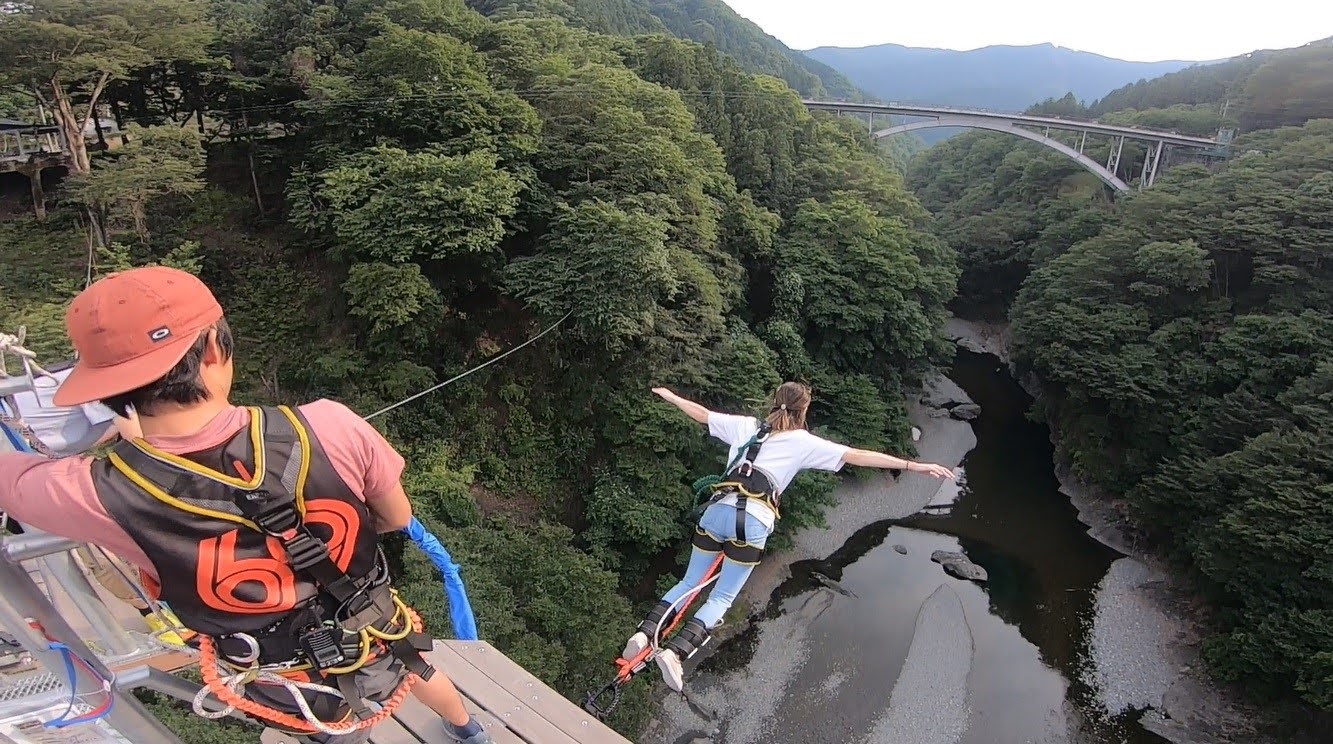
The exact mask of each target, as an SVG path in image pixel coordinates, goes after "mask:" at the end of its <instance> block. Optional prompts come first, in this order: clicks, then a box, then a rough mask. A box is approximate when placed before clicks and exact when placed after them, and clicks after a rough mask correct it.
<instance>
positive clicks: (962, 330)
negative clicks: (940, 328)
mask: <svg viewBox="0 0 1333 744" xmlns="http://www.w3.org/2000/svg"><path fill="white" fill-rule="evenodd" d="M944 337H945V338H947V339H949V340H950V341H953V342H954V343H956V344H958V345H959V346H961V347H963V348H964V349H967V350H968V351H974V352H976V353H978V354H991V355H993V356H996V357H999V359H1000V361H1002V362H1004V363H1005V364H1008V363H1009V338H1010V330H1009V323H1008V322H1003V323H993V322H986V321H979V320H963V319H962V318H949V320H948V321H947V322H945V324H944Z"/></svg>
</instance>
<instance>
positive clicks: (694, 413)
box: [653, 387, 708, 424]
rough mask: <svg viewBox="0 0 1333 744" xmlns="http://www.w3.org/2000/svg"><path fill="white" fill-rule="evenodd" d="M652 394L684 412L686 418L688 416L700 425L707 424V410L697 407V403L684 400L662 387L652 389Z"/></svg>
mask: <svg viewBox="0 0 1333 744" xmlns="http://www.w3.org/2000/svg"><path fill="white" fill-rule="evenodd" d="M653 392H654V393H657V395H658V396H659V397H661V399H662V400H664V401H666V402H668V403H670V404H671V405H673V406H675V407H676V408H679V409H680V410H682V411H684V412H685V415H686V416H689V417H690V418H692V419H694V420H695V421H698V422H699V423H701V424H707V423H708V409H707V408H704V407H703V406H701V405H699V404H698V403H695V402H694V401H692V400H685V399H684V398H682V397H680V396H679V395H676V394H675V393H673V392H671V391H670V390H667V389H666V388H664V387H656V388H653Z"/></svg>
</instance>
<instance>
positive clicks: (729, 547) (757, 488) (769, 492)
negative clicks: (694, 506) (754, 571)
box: [693, 421, 780, 565]
mask: <svg viewBox="0 0 1333 744" xmlns="http://www.w3.org/2000/svg"><path fill="white" fill-rule="evenodd" d="M772 433H773V428H772V427H771V426H769V424H768V422H767V421H763V422H761V423H760V424H759V430H758V431H756V432H755V434H754V436H753V437H751V438H750V440H749V441H748V442H746V443H745V444H744V445H742V446H741V448H740V451H739V452H737V454H736V459H735V460H733V461H732V463H731V465H730V466H728V468H727V473H726V475H724V476H722V477H721V478H719V479H717V480H715V481H713V482H711V483H707V484H705V486H704V488H708V489H711V490H712V494H711V495H710V496H709V497H708V499H707V501H705V502H704V504H703V508H702V509H700V510H699V511H700V512H702V511H703V510H706V509H707V508H708V507H710V506H712V505H713V504H716V503H717V502H719V501H721V500H723V499H725V498H727V497H728V496H735V497H736V536H735V538H733V539H731V540H727V541H725V542H724V541H721V540H718V539H717V538H715V537H713V536H712V535H710V534H708V532H707V531H706V530H704V529H703V528H702V527H699V526H697V525H696V526H695V528H694V540H693V545H694V547H696V548H698V549H699V550H702V551H704V552H706V553H718V552H721V553H722V554H723V555H725V556H726V557H727V558H728V559H729V560H731V561H733V562H735V563H741V564H745V565H754V564H756V563H758V562H759V559H760V558H761V557H762V556H763V552H764V549H763V548H762V547H760V546H758V545H753V544H751V543H750V542H749V540H748V538H747V537H746V534H745V522H746V515H747V508H748V506H749V502H750V499H757V500H759V501H761V502H763V503H764V504H766V505H767V506H768V507H769V508H771V509H772V510H773V513H774V514H775V515H779V516H780V512H779V505H780V499H779V497H778V494H777V488H776V487H775V486H774V484H773V482H772V480H770V479H769V477H768V475H767V474H766V473H764V471H763V470H760V469H758V468H756V467H755V466H754V461H755V459H756V458H757V457H759V451H760V449H761V448H762V447H763V445H764V442H766V441H768V438H769V436H770V435H771V434H772ZM701 490H702V489H701Z"/></svg>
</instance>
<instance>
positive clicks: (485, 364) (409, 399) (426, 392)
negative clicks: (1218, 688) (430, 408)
mask: <svg viewBox="0 0 1333 744" xmlns="http://www.w3.org/2000/svg"><path fill="white" fill-rule="evenodd" d="M573 314H574V311H573V310H570V311H569V312H567V313H565V316H564V317H563V318H561V319H560V320H557V321H556V322H554V323H552V324H551V325H549V326H547V327H546V329H545V330H543V331H542V332H541V333H538V334H537V335H536V336H533V337H532V338H530V339H528V340H527V341H524V342H523V343H521V344H519V345H518V346H515V347H514V348H512V349H510V350H509V351H506V352H505V353H503V354H501V355H499V356H496V357H491V358H490V359H488V360H486V361H485V362H482V363H481V364H479V365H477V366H475V367H473V368H472V369H470V370H468V371H466V372H464V373H462V374H460V375H455V376H453V377H450V378H449V379H447V380H445V381H444V382H441V383H440V384H438V385H436V386H434V387H431V388H428V389H426V390H423V391H421V392H419V393H417V394H416V395H413V396H410V397H407V398H404V399H402V400H400V401H398V402H397V403H394V404H393V405H391V406H386V407H384V408H381V409H380V410H378V411H376V412H374V413H372V414H370V415H369V416H366V417H365V419H366V420H367V421H369V420H371V419H373V418H375V417H376V416H380V415H383V414H386V413H388V412H389V411H392V410H393V409H395V408H398V407H399V406H405V405H407V404H408V403H411V402H412V401H414V400H416V399H417V398H420V397H422V396H425V395H430V394H431V393H433V392H435V391H436V390H439V389H440V388H442V387H444V386H446V385H450V384H452V383H455V382H458V381H459V380H461V379H463V378H464V377H467V376H468V375H470V374H472V373H473V372H480V371H481V370H483V369H485V368H487V367H489V366H491V365H492V364H495V363H496V362H498V361H500V360H501V359H504V358H505V357H507V356H509V355H510V354H513V353H514V352H516V351H518V350H519V349H522V348H523V347H524V346H528V345H529V344H533V343H536V342H537V340H538V339H540V338H541V337H542V336H545V335H546V334H548V333H550V332H551V331H554V330H555V329H556V326H559V325H560V324H561V323H563V322H565V320H566V319H568V318H569V316H571V315H573Z"/></svg>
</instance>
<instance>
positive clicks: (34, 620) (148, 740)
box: [0, 531, 199, 744]
mask: <svg viewBox="0 0 1333 744" xmlns="http://www.w3.org/2000/svg"><path fill="white" fill-rule="evenodd" d="M78 547H79V545H78V544H77V543H75V542H73V541H71V540H66V539H64V538H60V537H56V536H54V535H50V534H47V533H43V532H37V531H28V532H25V534H22V535H6V536H0V629H3V630H4V631H5V632H7V633H9V634H10V635H12V636H13V637H14V638H15V639H16V640H17V641H18V643H19V644H20V645H21V646H22V647H23V650H24V652H26V653H27V654H28V655H30V658H31V662H30V663H27V664H26V665H25V667H24V668H22V669H20V670H19V671H17V672H14V673H10V674H5V675H0V740H13V741H16V742H20V743H22V742H25V741H33V740H36V739H37V738H38V737H36V736H33V737H25V736H24V733H25V732H30V733H31V732H44V731H45V730H46V728H45V725H44V724H45V722H47V721H50V720H51V719H52V718H54V717H56V716H59V715H61V713H62V712H64V711H65V710H67V708H68V707H69V704H70V703H72V702H74V701H76V700H78V699H80V698H81V697H82V698H94V699H99V700H100V699H104V698H103V696H107V695H109V696H110V697H111V701H110V703H111V705H110V709H109V710H108V711H107V713H106V716H105V718H103V719H101V720H98V721H94V722H89V723H83V724H78V725H79V727H80V729H81V730H80V733H81V734H83V735H84V736H85V737H87V738H83V739H80V741H89V742H96V741H105V742H127V743H128V744H181V742H180V740H179V739H177V738H176V736H175V735H174V734H173V733H172V732H171V731H170V730H169V729H168V728H167V727H166V726H164V725H163V724H162V722H161V721H159V720H157V718H155V717H154V716H153V715H152V713H150V712H149V711H148V709H147V708H145V707H144V705H143V704H142V703H140V702H139V700H138V699H137V698H136V697H135V696H134V695H133V694H132V691H133V690H134V689H135V688H138V687H146V688H149V689H153V690H156V691H159V692H162V693H164V694H167V695H171V696H173V697H177V698H180V699H182V700H190V699H192V698H193V696H194V694H195V692H196V691H198V689H199V686H198V685H194V684H192V683H190V682H188V681H186V680H184V679H181V678H179V677H175V676H173V675H170V674H167V673H165V672H162V671H160V670H157V669H154V668H152V667H150V666H148V665H147V664H146V663H138V664H136V663H135V662H136V661H143V660H144V659H146V658H147V657H149V656H152V655H155V654H158V653H160V652H162V651H163V650H164V647H162V646H160V645H158V644H155V643H154V642H153V641H152V639H151V638H150V637H149V636H145V635H142V634H133V633H131V632H130V631H127V630H126V629H125V628H124V627H122V626H121V624H120V623H119V622H118V621H117V619H116V617H115V616H114V615H113V613H112V612H111V610H110V608H108V607H107V606H106V604H105V603H104V602H103V601H102V599H101V597H100V596H99V595H98V594H97V592H96V590H95V589H94V588H93V586H92V584H91V583H90V582H89V581H88V579H87V577H86V576H85V575H84V574H83V571H82V570H80V569H79V567H78V565H77V564H76V563H75V561H74V556H73V554H72V551H73V550H74V549H76V548H78ZM25 562H31V563H32V564H33V565H34V566H35V568H36V571H37V572H38V574H39V575H40V576H41V577H42V580H43V582H44V583H45V584H47V585H48V588H49V591H51V592H54V591H55V588H54V587H56V586H58V587H59V588H60V590H61V591H63V592H64V594H65V595H66V596H68V597H69V599H70V602H71V603H72V604H73V605H74V607H75V608H76V609H77V611H78V613H79V614H80V615H82V616H83V619H84V621H85V623H86V625H87V626H88V627H89V628H90V629H91V631H92V635H93V636H94V638H93V639H92V640H93V641H94V642H95V643H96V645H97V646H99V648H100V651H101V653H100V654H99V653H97V652H95V651H94V649H92V648H90V647H89V645H88V644H87V643H86V642H85V641H84V639H83V638H81V637H80V635H79V633H78V632H76V631H75V630H74V627H73V626H72V625H71V624H70V622H69V620H68V619H66V617H64V616H63V615H62V614H61V612H60V610H59V609H58V608H57V607H56V605H55V602H54V601H53V597H52V596H48V594H47V593H46V592H44V591H43V590H42V587H39V586H38V584H37V582H36V581H34V579H33V577H32V574H31V573H30V571H29V567H28V566H27V565H25ZM53 643H54V644H57V645H53ZM62 645H63V647H64V648H66V649H68V653H69V654H72V657H73V658H76V659H78V660H79V661H81V662H82V663H81V664H73V663H71V662H70V659H69V658H68V657H66V656H65V655H64V654H63V653H62V650H61V646H62ZM83 664H86V665H87V666H86V667H85V666H83ZM112 667H116V668H117V669H118V670H119V673H116V672H113V671H112ZM6 737H8V738H6Z"/></svg>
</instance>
